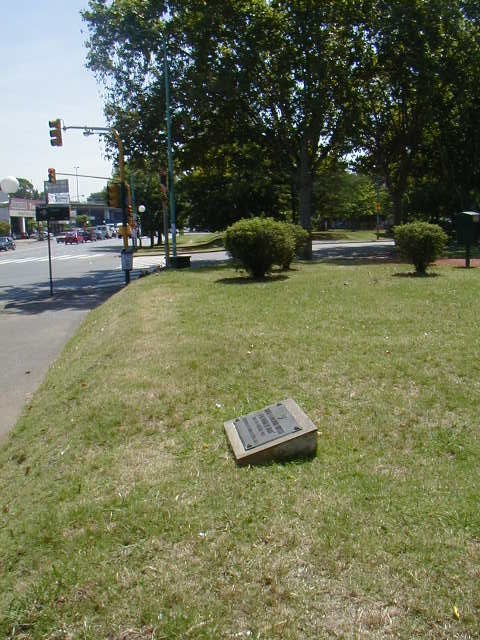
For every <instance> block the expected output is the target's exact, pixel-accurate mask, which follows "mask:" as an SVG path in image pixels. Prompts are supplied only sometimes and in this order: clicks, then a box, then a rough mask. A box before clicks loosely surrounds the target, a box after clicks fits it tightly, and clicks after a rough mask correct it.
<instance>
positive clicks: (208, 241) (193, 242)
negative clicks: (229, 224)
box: [138, 233, 224, 255]
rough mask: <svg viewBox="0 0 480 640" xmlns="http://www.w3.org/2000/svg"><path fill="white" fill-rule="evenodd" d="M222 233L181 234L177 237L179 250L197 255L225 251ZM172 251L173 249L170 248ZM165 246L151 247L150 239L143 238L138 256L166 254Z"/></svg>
mask: <svg viewBox="0 0 480 640" xmlns="http://www.w3.org/2000/svg"><path fill="white" fill-rule="evenodd" d="M223 248H224V247H223V234H222V233H203V234H199V233H195V234H179V235H178V236H177V250H178V252H179V253H195V252H198V251H200V252H203V251H209V250H213V251H216V250H218V249H223ZM170 249H171V247H170ZM164 250H165V248H164V245H163V244H161V245H157V244H156V245H154V246H153V247H151V246H150V239H149V238H143V246H142V248H141V249H139V250H138V255H155V254H158V253H160V254H162V255H163V253H164Z"/></svg>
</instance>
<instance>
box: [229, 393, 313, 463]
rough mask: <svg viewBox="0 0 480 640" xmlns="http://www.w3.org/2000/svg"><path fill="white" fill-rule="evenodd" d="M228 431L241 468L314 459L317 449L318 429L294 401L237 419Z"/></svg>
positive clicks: (232, 421) (273, 405) (279, 403)
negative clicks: (268, 462) (273, 462)
mask: <svg viewBox="0 0 480 640" xmlns="http://www.w3.org/2000/svg"><path fill="white" fill-rule="evenodd" d="M224 427H225V431H226V433H227V436H228V439H229V441H230V445H231V447H232V449H233V452H234V454H235V458H236V460H237V462H238V463H239V464H256V463H260V462H266V461H269V460H284V459H287V458H293V457H305V456H311V455H314V454H315V451H316V447H317V433H316V432H317V428H316V427H315V425H314V424H313V422H312V421H311V420H310V418H308V416H307V415H306V414H305V413H304V412H303V411H302V410H301V409H300V407H299V406H298V405H297V403H296V402H295V401H294V400H293V399H292V398H288V399H287V400H284V401H282V402H277V403H276V404H272V405H270V406H268V407H265V408H264V409H261V410H260V411H256V412H254V413H249V414H247V415H245V416H240V417H239V418H235V419H234V420H231V421H229V422H226V423H225V425H224Z"/></svg>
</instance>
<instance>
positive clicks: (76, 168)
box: [73, 166, 80, 202]
mask: <svg viewBox="0 0 480 640" xmlns="http://www.w3.org/2000/svg"><path fill="white" fill-rule="evenodd" d="M73 168H74V169H75V179H76V183H77V202H80V196H79V195H78V170H79V168H80V167H77V166H75V167H73Z"/></svg>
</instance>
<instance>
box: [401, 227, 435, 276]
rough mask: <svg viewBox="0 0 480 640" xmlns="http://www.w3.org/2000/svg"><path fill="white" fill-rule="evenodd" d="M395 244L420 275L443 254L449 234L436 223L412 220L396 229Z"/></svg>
mask: <svg viewBox="0 0 480 640" xmlns="http://www.w3.org/2000/svg"><path fill="white" fill-rule="evenodd" d="M394 236H395V244H396V246H397V249H398V251H399V252H400V255H401V256H402V258H405V259H406V260H408V261H409V262H411V263H412V264H413V265H414V267H415V271H416V272H417V273H418V274H419V275H423V274H425V273H426V270H427V267H428V265H429V264H432V262H435V260H436V259H437V258H438V257H439V256H441V255H442V252H443V250H444V248H445V244H446V242H447V235H446V234H445V232H444V231H443V230H442V228H441V227H439V226H438V225H436V224H429V223H428V222H411V223H410V224H403V225H399V226H397V227H395V229H394Z"/></svg>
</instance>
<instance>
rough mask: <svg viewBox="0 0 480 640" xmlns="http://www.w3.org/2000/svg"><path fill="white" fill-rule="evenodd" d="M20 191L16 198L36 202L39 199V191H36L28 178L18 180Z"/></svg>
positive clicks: (17, 192) (16, 193)
mask: <svg viewBox="0 0 480 640" xmlns="http://www.w3.org/2000/svg"><path fill="white" fill-rule="evenodd" d="M17 180H18V185H19V186H18V190H17V191H16V192H15V194H14V196H15V198H25V199H26V200H35V199H36V198H38V197H39V193H38V191H37V190H36V189H35V187H34V186H33V184H32V183H31V182H30V180H27V179H26V178H17Z"/></svg>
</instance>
